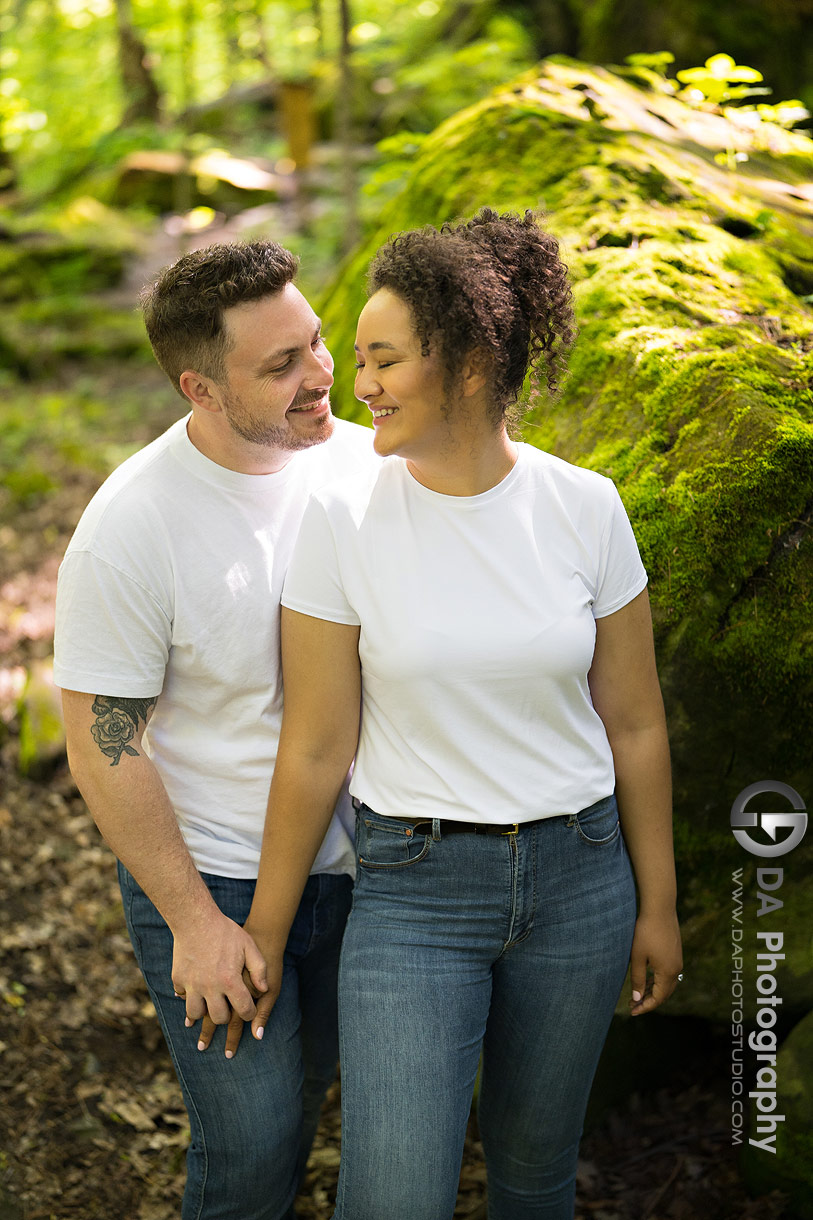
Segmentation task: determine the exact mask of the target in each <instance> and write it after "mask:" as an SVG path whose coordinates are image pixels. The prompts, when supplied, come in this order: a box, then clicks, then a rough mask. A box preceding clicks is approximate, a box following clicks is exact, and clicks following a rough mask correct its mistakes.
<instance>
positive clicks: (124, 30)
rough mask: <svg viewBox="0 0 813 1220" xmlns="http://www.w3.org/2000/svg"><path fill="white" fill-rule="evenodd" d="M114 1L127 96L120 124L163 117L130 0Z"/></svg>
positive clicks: (120, 57)
mask: <svg viewBox="0 0 813 1220" xmlns="http://www.w3.org/2000/svg"><path fill="white" fill-rule="evenodd" d="M115 4H116V26H117V29H118V35H119V70H120V72H121V83H122V88H123V90H124V98H125V109H124V114H123V115H122V119H121V126H122V127H127V126H128V125H129V124H130V123H138V122H148V123H157V122H159V120H160V117H161V109H160V102H161V97H160V94H159V92H158V87H157V85H156V83H155V81H154V80H153V77H152V73H151V72H150V69H149V67H148V65H147V49H146V47H145V46H144V43H143V42H142V41H141V38H140V36H139V34H138V33H137V31H136V29H135V27H134V25H133V15H132V9H131V6H130V0H115Z"/></svg>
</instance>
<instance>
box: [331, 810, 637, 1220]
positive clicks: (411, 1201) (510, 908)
mask: <svg viewBox="0 0 813 1220" xmlns="http://www.w3.org/2000/svg"><path fill="white" fill-rule="evenodd" d="M356 846H357V855H358V869H357V876H356V885H355V889H354V895H353V908H352V911H351V914H350V918H349V920H348V924H347V930H346V932H345V939H344V944H343V947H342V956H341V966H340V976H339V1025H340V1048H341V1060H342V1165H341V1173H340V1177H339V1187H338V1194H337V1199H336V1211H335V1218H336V1220H381V1218H382V1217H386V1218H387V1220H447V1218H448V1217H451V1216H452V1213H453V1212H454V1208H455V1199H456V1196H457V1186H458V1178H459V1174H460V1163H461V1159H462V1152H463V1139H464V1135H465V1131H466V1123H467V1119H468V1115H469V1109H470V1106H471V1099H472V1092H473V1089H474V1083H475V1078H476V1076H477V1070H478V1062H479V1059H480V1052H481V1050H482V1056H483V1066H482V1078H481V1085H480V1097H479V1119H480V1134H481V1136H482V1140H483V1149H484V1153H485V1159H486V1166H487V1170H488V1215H489V1220H530V1218H531V1217H533V1218H534V1220H572V1217H573V1211H574V1200H575V1174H576V1159H577V1153H578V1146H579V1139H580V1136H581V1132H582V1124H583V1121H584V1112H585V1108H586V1106H587V1098H588V1094H589V1091H590V1085H591V1083H592V1079H593V1074H594V1072H595V1069H596V1064H597V1062H598V1058H599V1054H600V1051H601V1048H602V1045H603V1042H604V1038H605V1036H606V1033H607V1029H608V1026H609V1023H610V1019H611V1017H612V1013H613V1009H614V1007H615V1004H616V1002H617V1000H618V995H619V992H620V990H621V986H622V983H623V980H624V976H625V973H626V970H627V965H628V963H629V954H630V948H631V944H632V934H633V928H634V923H635V887H634V883H633V877H632V870H631V867H630V863H629V858H628V856H627V852H626V848H625V846H624V842H623V839H622V837H621V829H620V826H619V823H618V810H617V806H616V802H615V797H613V796H611V797H607V798H605V799H604V800H601V801H598V802H597V803H596V804H595V805H592V806H591V807H590V808H589V809H586V810H584V811H582V812H581V813H579V814H576V815H573V816H572V817H565V816H563V817H555V818H550V819H549V820H547V821H544V822H540V823H537V824H536V825H532V826H529V827H527V828H525V829H520V831H519V833H518V834H517V835H510V836H490V835H489V836H486V835H479V834H478V835H474V834H452V835H446V836H443V834H442V833H441V830H440V826H439V825H438V823H437V822H434V823H432V829H431V833H424V831H423V828H422V829H421V830H420V831H419V832H417V833H413V832H412V827H411V825H410V823H409V822H406V821H401V820H399V819H396V818H391V817H381V816H379V815H378V814H375V813H373V812H372V811H371V810H370V809H368V808H367V807H366V806H364V805H362V806H361V807H360V809H359V811H358V820H357V837H356Z"/></svg>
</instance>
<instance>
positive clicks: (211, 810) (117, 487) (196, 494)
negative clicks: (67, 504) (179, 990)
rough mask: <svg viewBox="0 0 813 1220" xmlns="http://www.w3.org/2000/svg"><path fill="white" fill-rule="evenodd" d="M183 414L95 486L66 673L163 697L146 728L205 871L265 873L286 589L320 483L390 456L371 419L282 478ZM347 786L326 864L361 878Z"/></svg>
mask: <svg viewBox="0 0 813 1220" xmlns="http://www.w3.org/2000/svg"><path fill="white" fill-rule="evenodd" d="M186 424H187V420H186V419H183V420H179V421H178V422H177V423H175V424H173V426H172V427H171V428H170V429H169V430H168V431H167V432H165V433H164V435H163V436H161V437H159V438H158V439H157V440H156V441H153V443H152V444H151V445H148V446H147V447H146V448H145V449H142V450H141V451H140V452H139V453H137V454H135V455H134V456H133V457H132V458H130V459H128V461H126V462H124V463H123V465H122V466H120V467H119V468H118V469H117V470H116V471H114V472H113V474H112V475H111V476H110V478H109V479H108V480H107V481H106V482H105V483H104V485H103V486H102V487H101V488H100V490H99V491H98V492H97V493H96V495H95V496H94V498H93V500H92V501H91V502H90V504H89V505H88V507H87V509H86V510H85V513H84V515H83V517H82V519H81V521H80V522H79V525H78V527H77V529H76V533H75V534H74V536H73V539H72V540H71V543H70V545H69V547H68V550H67V553H66V555H65V559H64V561H63V563H62V567H61V568H60V573H59V586H58V595H57V622H56V639H55V655H56V663H55V666H54V677H55V680H56V682H57V684H58V685H59V686H61V687H64V688H66V689H69V690H77V691H83V692H86V693H90V694H98V695H108V696H114V697H118V698H152V697H154V696H160V698H159V699H158V702H157V704H156V707H155V710H154V712H153V715H152V718H151V720H150V723H149V725H148V727H147V730H146V732H145V734H144V746H145V750H146V752H147V753H148V754H149V755H150V757H151V758H152V760H153V762H154V763H155V765H156V767H157V768H158V771H159V773H160V775H161V778H162V780H163V782H164V784H165V786H166V789H167V792H168V794H169V798H170V801H171V802H172V805H173V807H174V809H175V812H176V814H177V817H178V823H179V825H180V828H181V832H182V834H183V836H184V840H185V842H186V845H187V847H188V848H189V851H190V853H191V855H192V858H193V860H194V861H195V864H196V866H197V867H198V868H199V869H200V870H201V871H203V872H208V873H215V874H217V875H219V876H227V877H248V878H253V877H256V876H257V866H258V862H259V858H260V845H261V840H262V831H263V824H264V821H265V809H266V802H267V799H268V789H269V785H270V781H271V775H272V773H273V769H274V762H275V759H276V752H277V743H278V738H279V729H280V723H281V719H282V680H281V674H280V654H279V600H280V594H281V592H282V585H283V580H284V578H285V572H286V569H287V567H288V561H289V559H290V555H291V551H292V549H293V545H294V541H295V539H296V535H297V530H298V528H299V524H300V521H301V518H302V514H303V511H304V509H305V506H306V504H307V502H308V498H309V496H310V494H311V492H313V491H314V490H315V489H317V488H319V487H321V486H323V485H324V484H326V483H328V482H332V481H335V480H336V479H337V478H339V477H340V476H344V475H351V474H354V473H355V474H359V475H360V474H362V473H363V472H364V471H366V470H369V469H371V468H373V467H377V466H378V465H379V459H378V458H377V457H376V456H375V453H374V451H373V444H372V434H371V432H370V431H369V429H367V428H362V427H360V426H358V425H357V424H351V423H348V422H346V421H344V420H336V421H335V429H334V432H333V435H332V437H331V438H330V439H329V440H327V441H325V442H324V443H322V444H318V445H314V446H312V447H311V448H310V449H305V450H301V451H299V452H296V453H293V454H292V455H291V458H290V460H289V461H288V463H287V464H286V466H285V467H284V468H283V469H282V470H281V471H279V472H277V473H276V474H268V475H248V474H240V473H238V472H237V471H233V470H228V469H226V468H225V467H223V466H219V465H217V464H216V463H215V462H212V461H210V460H209V459H208V458H207V457H204V455H203V454H202V453H201V452H200V451H199V450H198V449H196V448H195V446H194V445H193V444H192V442H191V441H190V440H189V437H188V435H187V431H186ZM351 824H352V808H350V802H349V798H348V797H347V795H346V793H344V794H343V796H342V798H341V799H340V801H339V805H338V806H337V813H336V816H335V817H334V819H333V822H332V823H331V826H330V829H329V830H328V834H327V836H326V838H325V841H324V844H323V846H322V849H321V850H320V853H319V856H318V857H317V859H316V862H315V864H314V870H313V871H314V872H328V873H342V872H347V873H352V872H353V870H354V863H353V852H352V842H351V835H350V827H351Z"/></svg>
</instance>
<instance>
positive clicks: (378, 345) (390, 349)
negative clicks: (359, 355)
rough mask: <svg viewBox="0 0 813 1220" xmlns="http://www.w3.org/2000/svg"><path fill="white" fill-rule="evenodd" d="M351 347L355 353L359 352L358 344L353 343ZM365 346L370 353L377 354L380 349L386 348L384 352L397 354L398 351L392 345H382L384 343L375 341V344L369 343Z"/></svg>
mask: <svg viewBox="0 0 813 1220" xmlns="http://www.w3.org/2000/svg"><path fill="white" fill-rule="evenodd" d="M353 346H354V348H355V350H356V351H357V352H360V351H361V348H360V347H359V345H358V343H355V344H354V345H353ZM367 346H368V350H369V351H371V352H377V351H379V350H380V349H381V348H386V350H387V351H388V352H397V351H398V348H397V347H396V346H395V344H394V343H384V342H378V341H377V342H375V343H369V344H368V345H367Z"/></svg>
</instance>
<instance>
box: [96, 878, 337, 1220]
mask: <svg viewBox="0 0 813 1220" xmlns="http://www.w3.org/2000/svg"><path fill="white" fill-rule="evenodd" d="M202 876H203V880H204V881H205V882H206V884H207V886H208V887H209V890H210V891H211V894H212V896H213V898H214V900H215V902H216V903H217V905H218V906H219V907H220V909H221V911H223V912H224V914H226V915H228V916H229V917H230V918H231V919H234V920H235V921H236V922H237V923H240V924H242V923H244V922H245V920H246V918H247V916H248V912H249V909H250V907H251V900H252V898H253V895H254V886H255V882H254V881H247V880H238V879H235V878H230V877H216V876H212V875H211V874H207V873H204V874H202ZM119 882H120V885H121V892H122V897H123V899H124V914H125V918H126V920H127V928H128V931H129V933H130V939H131V941H132V942H133V948H134V949H135V955H136V960H137V961H138V964H139V966H140V967H141V971H142V973H143V975H144V978H145V979H146V982H147V987H148V988H149V992H150V996H151V997H152V1001H153V1004H154V1005H155V1008H156V1011H157V1013H158V1020H159V1021H160V1023H161V1028H162V1029H163V1031H164V1037H165V1038H166V1041H167V1045H168V1047H169V1052H170V1054H171V1056H172V1061H173V1064H174V1065H175V1071H176V1073H177V1076H178V1080H179V1082H180V1085H181V1089H182V1091H183V1096H184V1101H185V1103H186V1108H187V1111H188V1113H189V1125H190V1128H191V1142H190V1147H189V1151H188V1153H187V1158H186V1164H187V1181H186V1190H185V1192H184V1197H183V1207H182V1211H181V1216H182V1220H283V1218H284V1220H288V1218H289V1217H292V1216H293V1214H294V1213H293V1199H294V1195H295V1193H296V1189H297V1185H298V1183H299V1180H300V1177H301V1174H302V1172H303V1171H304V1167H305V1162H306V1160H307V1157H308V1153H309V1151H310V1147H311V1144H312V1142H313V1137H314V1134H315V1132H316V1127H317V1124H318V1121H319V1109H320V1106H321V1103H322V1099H323V1097H324V1094H325V1090H326V1089H327V1087H328V1085H329V1084H330V1083H331V1081H332V1080H333V1079H334V1077H335V1075H336V1062H337V1060H338V1045H337V1043H338V1029H337V1024H338V1019H337V1011H336V978H337V973H338V962H339V948H340V946H341V938H342V932H343V930H344V924H345V920H346V918H347V912H348V910H349V909H350V899H351V892H352V882H351V879H350V878H349V877H334V876H329V875H327V874H318V875H315V876H313V877H310V878H309V879H308V883H307V886H306V888H305V893H304V895H303V898H302V902H301V904H300V907H299V911H298V912H297V916H296V919H295V920H294V924H293V927H292V928H291V934H290V936H289V938H288V945H287V948H286V951H285V963H284V972H283V980H282V990H281V992H280V996H279V999H278V1000H277V1002H276V1005H275V1006H274V1010H273V1012H272V1014H271V1018H270V1020H269V1021H268V1023H267V1025H266V1030H265V1035H264V1037H263V1040H262V1041H261V1042H257V1041H256V1040H255V1039H254V1038H252V1037H251V1034H250V1032H249V1031H248V1030H246V1032H244V1034H243V1038H242V1040H241V1042H240V1048H239V1050H238V1052H237V1054H236V1055H235V1057H234V1058H233V1059H231V1060H229V1059H226V1057H225V1054H224V1050H225V1042H226V1034H225V1027H224V1026H221V1027H220V1028H219V1029H218V1030H217V1032H216V1033H215V1037H214V1038H213V1040H212V1044H211V1046H210V1047H209V1049H208V1050H207V1051H205V1052H201V1051H198V1050H197V1035H196V1031H195V1030H193V1029H187V1028H186V1027H185V1025H184V1016H185V1006H184V1003H183V1001H182V1000H179V999H176V998H175V994H174V989H173V986H172V979H171V977H170V973H171V969H172V933H171V932H170V930H169V928H168V927H167V925H166V924H165V922H164V920H163V919H162V918H161V916H160V915H159V914H158V911H157V910H156V909H155V907H154V906H153V904H152V903H151V902H150V900H149V898H147V896H146V894H145V893H144V891H143V890H142V889H141V888H140V887H139V886H138V885H137V883H136V882H135V880H134V879H133V877H132V876H131V875H130V873H128V872H127V870H126V869H125V868H124V867H123V866H122V865H121V864H119Z"/></svg>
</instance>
